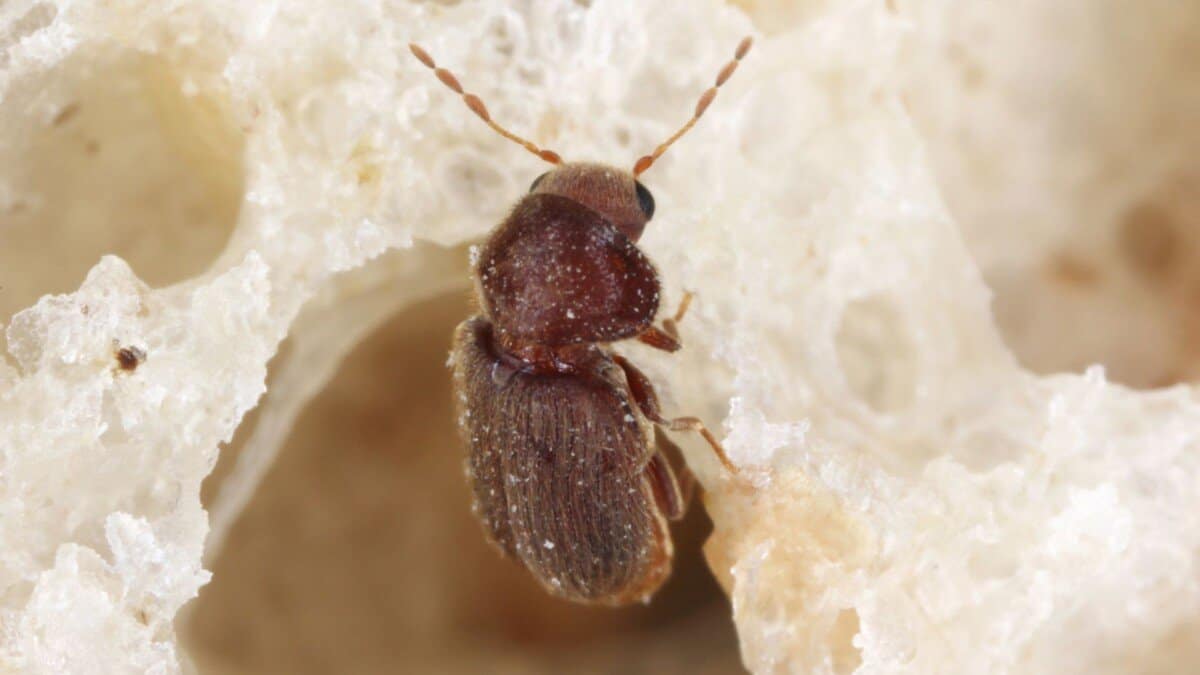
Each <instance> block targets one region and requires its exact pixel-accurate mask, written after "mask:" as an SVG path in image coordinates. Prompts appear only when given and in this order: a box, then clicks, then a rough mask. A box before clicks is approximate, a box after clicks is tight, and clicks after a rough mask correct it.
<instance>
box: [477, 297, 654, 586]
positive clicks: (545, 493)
mask: <svg viewBox="0 0 1200 675" xmlns="http://www.w3.org/2000/svg"><path fill="white" fill-rule="evenodd" d="M570 360H571V362H572V363H573V364H574V366H575V368H576V370H575V372H572V373H558V372H533V371H532V370H531V369H529V368H526V367H523V365H522V363H521V362H520V361H517V360H515V359H513V358H512V357H511V356H509V355H507V354H506V353H505V352H504V351H503V349H501V348H499V347H498V346H497V345H496V343H495V335H494V328H493V325H492V323H491V322H490V321H488V320H487V319H486V318H484V317H481V316H479V317H474V318H471V319H468V320H467V321H465V322H463V323H462V324H461V325H460V326H459V327H458V330H457V331H456V333H455V339H454V351H453V363H454V379H455V388H456V390H457V391H458V393H459V396H458V408H459V409H458V420H459V428H460V432H461V433H462V435H463V437H464V439H465V440H466V443H467V445H468V448H469V459H468V461H467V473H468V477H469V478H470V481H471V485H472V489H473V491H474V497H475V504H474V508H475V511H476V513H477V515H478V516H479V517H480V518H481V520H482V521H483V523H484V525H485V530H486V531H487V533H488V535H489V537H490V538H491V540H492V541H493V542H494V543H495V544H497V545H498V546H499V547H500V548H501V549H502V550H503V551H504V552H505V553H507V554H508V555H509V556H511V557H514V558H516V559H518V560H520V561H522V562H523V563H524V564H525V566H526V567H527V568H528V569H529V570H530V571H531V572H532V573H533V575H534V577H535V578H537V579H538V581H540V582H541V583H542V585H543V586H545V587H546V589H547V590H548V591H549V592H551V593H553V594H555V595H558V596H560V597H564V598H567V599H570V600H574V601H577V602H586V603H597V604H609V605H623V604H628V603H630V602H633V601H637V600H645V599H648V598H649V597H650V596H651V595H652V594H653V593H654V591H655V590H657V589H658V587H659V586H660V585H661V584H662V582H663V581H664V580H665V579H666V578H667V576H668V575H669V573H670V567H671V557H672V544H671V539H670V533H669V530H668V528H667V521H666V517H665V516H664V514H663V512H662V509H661V508H660V506H659V501H658V499H659V498H658V497H656V492H655V490H656V485H655V475H654V473H653V471H655V470H660V468H659V467H657V466H656V465H653V464H652V462H651V460H652V458H653V457H654V456H655V455H654V453H655V450H654V447H655V446H654V443H653V426H652V425H651V424H650V423H649V422H648V421H647V420H646V418H645V417H644V416H643V415H642V413H641V412H640V411H639V410H638V406H637V404H636V403H635V402H634V401H633V398H632V395H631V393H630V390H629V386H628V383H627V382H626V379H625V375H624V372H623V371H622V370H621V368H620V367H619V366H618V365H617V364H616V363H615V362H614V361H613V360H612V358H611V357H610V355H609V353H608V352H607V350H606V349H604V348H603V347H599V346H596V345H581V346H580V348H579V349H578V350H576V351H575V353H574V354H573V358H571V359H570ZM660 480H661V477H660ZM671 480H672V481H673V480H674V479H673V478H671Z"/></svg>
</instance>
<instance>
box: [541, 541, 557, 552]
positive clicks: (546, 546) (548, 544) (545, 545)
mask: <svg viewBox="0 0 1200 675" xmlns="http://www.w3.org/2000/svg"><path fill="white" fill-rule="evenodd" d="M542 548H544V549H546V550H547V551H553V550H554V542H552V541H550V540H549V539H547V540H545V541H543V542H542Z"/></svg>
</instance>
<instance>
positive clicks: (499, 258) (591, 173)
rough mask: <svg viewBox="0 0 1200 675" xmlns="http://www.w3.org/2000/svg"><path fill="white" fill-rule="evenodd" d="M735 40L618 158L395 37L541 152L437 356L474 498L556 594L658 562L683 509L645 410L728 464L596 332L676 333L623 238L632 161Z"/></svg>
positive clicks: (637, 210) (573, 595)
mask: <svg viewBox="0 0 1200 675" xmlns="http://www.w3.org/2000/svg"><path fill="white" fill-rule="evenodd" d="M750 44H751V42H750V38H746V39H745V40H743V41H742V42H741V44H740V45H739V46H738V48H737V52H736V55H735V58H734V60H732V61H730V62H729V63H728V64H727V65H726V66H725V67H724V68H722V69H721V73H720V75H718V77H717V80H716V84H715V86H713V87H712V88H710V89H709V90H707V91H706V92H704V94H703V95H702V96H701V97H700V101H699V103H697V105H696V110H695V113H694V114H693V116H692V118H691V119H690V120H689V121H688V122H687V124H685V125H684V126H683V127H682V128H681V129H680V130H679V131H678V132H676V133H675V134H674V135H672V136H671V137H670V138H669V139H668V140H667V141H666V142H664V143H663V144H661V145H659V146H658V147H657V148H656V149H655V150H654V152H653V153H651V154H650V155H647V156H645V157H642V158H641V159H639V160H638V161H637V163H636V164H635V165H634V169H633V171H632V172H629V171H622V170H620V169H615V168H612V167H608V166H603V165H598V164H585V163H563V162H562V160H561V158H560V157H559V156H558V155H557V154H556V153H554V152H551V151H549V150H543V149H541V148H539V147H537V146H536V145H534V144H533V143H531V142H529V141H527V140H525V139H523V138H521V137H519V136H516V135H514V134H512V133H511V132H509V131H508V130H506V129H504V128H503V127H501V126H499V125H498V124H496V123H495V122H494V121H493V120H492V119H491V116H490V114H489V113H488V111H487V108H486V107H485V106H484V105H483V102H482V101H481V100H480V99H479V98H478V97H477V96H475V95H473V94H469V93H465V92H464V91H463V88H462V86H461V85H460V84H459V82H458V79H457V78H456V77H455V76H454V75H453V74H452V73H450V71H448V70H445V69H444V68H439V67H438V66H437V65H436V64H435V63H434V61H433V59H432V58H431V57H430V56H429V54H428V53H426V52H425V50H423V49H421V48H420V47H418V46H417V45H410V47H411V49H412V52H413V54H414V55H415V56H416V57H417V58H418V59H419V60H420V61H421V62H422V63H423V64H425V65H426V66H427V67H429V68H431V69H433V71H434V73H435V74H436V75H437V77H438V79H439V80H441V81H442V83H444V84H445V85H446V86H448V87H450V88H451V89H453V90H454V91H455V92H456V93H458V94H460V95H462V97H463V100H464V101H465V102H466V104H467V106H468V107H469V108H470V109H471V110H472V111H473V112H474V113H475V114H476V115H478V116H479V117H480V118H482V119H483V121H484V122H486V123H487V124H488V125H489V126H491V127H492V128H493V129H495V130H496V131H497V132H498V133H500V134H501V135H503V136H504V137H505V138H508V139H510V140H513V141H515V142H517V143H519V144H521V145H522V146H524V147H525V148H526V149H527V150H529V151H530V152H532V153H534V154H535V155H537V156H538V157H540V158H542V159H543V160H545V161H547V162H550V163H551V164H555V165H557V168H555V169H553V170H551V171H549V172H547V173H545V174H542V175H541V176H540V177H539V178H538V179H537V180H535V181H533V185H532V186H530V190H529V194H528V195H526V196H525V197H523V198H522V199H521V200H520V201H519V202H517V205H516V207H515V208H514V209H513V211H512V213H511V214H510V215H509V216H508V218H507V219H506V220H505V221H504V222H503V223H501V224H500V226H499V227H497V228H496V229H495V230H494V231H492V233H491V234H490V236H489V237H488V239H487V242H486V243H485V244H484V245H483V247H482V248H481V250H480V251H479V255H478V257H477V259H476V261H475V270H474V271H475V274H476V280H477V284H476V296H477V299H478V301H479V304H480V307H481V308H482V312H483V313H482V314H481V315H479V316H475V317H472V318H470V319H467V320H466V321H464V322H463V323H462V324H461V325H459V327H458V329H457V331H456V332H455V336H454V347H453V353H452V363H453V369H454V390H455V392H456V394H457V398H458V401H457V405H458V424H459V428H460V431H461V432H462V434H463V436H464V439H465V441H466V443H467V445H468V446H469V459H468V461H467V473H468V476H469V478H470V480H471V483H472V488H473V490H474V493H475V504H474V508H475V512H476V513H477V514H478V515H479V516H480V518H481V519H482V520H483V522H484V523H485V525H486V529H487V532H488V535H489V536H490V538H491V539H492V541H493V542H495V543H496V544H497V545H498V546H499V547H500V548H501V549H502V550H503V551H504V552H505V553H506V554H508V555H509V556H511V557H514V558H517V559H518V560H521V561H522V562H523V563H524V564H525V565H526V567H528V568H529V570H530V571H531V572H532V573H533V575H534V576H535V577H536V578H537V579H538V581H540V582H541V583H542V585H544V586H545V587H546V589H547V590H549V591H550V592H551V593H553V594H555V595H558V596H560V597H563V598H567V599H569V600H574V601H576V602H584V603H598V604H607V605H624V604H628V603H630V602H633V601H637V600H641V601H643V602H645V601H648V600H649V598H650V596H651V595H653V593H654V592H655V591H656V590H657V589H658V587H659V586H660V585H662V583H663V581H664V580H665V579H666V578H667V576H668V574H669V573H670V568H671V557H672V544H671V538H670V531H669V530H668V528H667V520H668V519H672V520H674V519H677V518H679V517H680V516H682V515H683V512H684V508H685V500H684V498H683V496H682V494H681V491H680V488H679V484H678V481H677V480H676V478H675V473H674V472H673V471H672V469H671V465H670V463H669V462H668V461H667V459H666V457H665V456H664V455H663V452H662V447H664V446H672V445H673V444H672V443H671V442H670V441H669V440H668V439H667V438H666V437H665V435H663V434H661V433H658V434H656V426H655V425H661V426H663V427H666V428H668V429H671V430H695V431H698V432H700V433H701V434H703V436H704V438H705V439H706V440H707V441H708V442H709V443H710V444H711V445H712V447H713V449H714V450H715V451H716V453H717V456H718V457H719V458H720V460H721V461H722V463H723V464H724V465H725V467H726V469H727V470H729V471H731V472H732V471H734V468H733V466H732V465H731V464H730V463H729V460H728V459H727V458H726V456H725V453H724V450H723V449H722V448H721V446H720V444H719V443H718V442H717V439H716V438H715V437H714V436H713V435H712V434H711V433H710V432H709V431H708V429H707V428H705V426H704V424H703V423H702V422H701V421H700V420H699V419H696V418H694V417H677V418H674V419H668V418H666V417H663V415H662V413H661V412H660V410H659V405H658V399H657V397H656V395H655V393H654V389H653V387H652V386H651V384H650V381H649V379H648V378H647V377H646V376H645V375H644V374H642V372H641V371H639V370H638V369H637V368H636V367H634V366H633V364H631V363H630V362H629V361H628V360H626V359H624V358H623V357H621V356H619V355H617V354H614V353H613V352H612V351H611V350H609V348H608V347H607V346H606V344H607V343H611V342H615V341H617V340H624V339H628V338H634V339H637V340H639V341H641V342H644V343H646V344H648V345H651V346H653V347H656V348H658V349H662V350H665V351H668V352H673V351H676V350H678V349H679V348H680V342H679V336H678V333H677V331H676V328H675V324H676V322H677V321H679V320H680V319H681V318H682V317H683V314H684V312H686V310H687V305H688V302H689V300H690V299H691V296H690V295H687V296H685V297H684V300H683V302H682V303H681V305H680V308H679V311H678V312H677V313H676V315H675V317H674V318H673V319H667V320H665V321H663V323H662V327H661V328H660V327H658V326H655V325H654V323H653V322H654V317H655V314H656V313H657V311H658V305H659V295H660V285H659V281H658V273H657V272H656V271H655V269H654V266H653V265H652V264H651V263H650V261H649V260H648V259H647V258H646V256H645V255H644V254H643V253H642V252H641V250H639V249H638V247H637V244H636V243H635V242H636V241H637V240H638V238H639V237H640V236H641V234H642V230H643V229H644V228H645V226H646V222H647V221H649V220H650V218H651V217H652V216H653V215H654V198H653V197H652V196H651V195H650V192H649V191H648V190H647V189H646V188H645V186H643V185H642V184H641V183H640V182H638V180H637V176H638V175H639V174H641V173H642V172H643V171H645V170H646V169H648V168H650V166H651V165H652V164H653V163H654V161H655V160H656V159H658V157H659V156H660V155H662V153H663V152H664V151H665V150H666V149H667V147H669V146H670V145H671V144H672V143H674V142H675V141H676V140H677V139H678V138H679V137H680V136H682V135H683V134H684V133H686V132H687V130H688V129H690V128H691V127H692V126H693V125H694V124H695V123H696V121H697V120H698V119H699V118H700V116H701V115H702V114H703V113H704V111H705V109H706V108H707V107H708V105H709V104H710V103H711V102H712V100H713V97H714V96H715V95H716V93H717V87H719V86H721V85H722V84H724V83H725V81H726V80H728V79H729V77H730V76H731V75H732V74H733V71H734V70H735V69H736V68H737V64H738V61H740V60H741V59H742V57H744V56H745V55H746V52H747V51H749V49H750Z"/></svg>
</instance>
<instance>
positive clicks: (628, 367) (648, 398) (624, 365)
mask: <svg viewBox="0 0 1200 675" xmlns="http://www.w3.org/2000/svg"><path fill="white" fill-rule="evenodd" d="M613 360H614V361H616V362H617V365H619V366H620V367H621V370H623V371H625V380H626V381H627V382H628V383H629V393H630V394H632V395H633V400H634V401H635V402H636V403H637V405H638V408H640V409H641V411H642V414H643V415H645V416H646V418H647V419H649V420H650V421H651V422H654V423H655V424H661V425H663V426H665V427H667V428H668V429H670V430H671V431H695V432H698V433H699V434H700V435H701V436H703V437H704V440H706V441H708V444H709V445H710V446H712V449H713V452H715V453H716V454H717V459H719V460H721V464H722V465H723V466H724V467H725V469H726V470H727V471H729V472H730V473H737V467H735V466H734V465H733V462H731V461H729V456H728V455H726V454H725V448H724V447H722V446H721V442H720V441H718V440H717V437H716V436H714V435H713V433H712V432H711V431H709V430H708V427H706V426H704V422H701V421H700V418H698V417H676V418H674V419H668V418H666V417H663V415H662V410H661V408H659V405H658V394H656V393H654V385H652V384H651V383H650V378H648V377H646V374H645V373H643V372H642V371H640V370H638V369H637V366H635V365H633V364H632V363H630V362H629V360H628V359H626V358H625V357H623V356H621V355H619V354H614V355H613Z"/></svg>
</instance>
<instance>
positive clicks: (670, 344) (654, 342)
mask: <svg viewBox="0 0 1200 675" xmlns="http://www.w3.org/2000/svg"><path fill="white" fill-rule="evenodd" d="M672 332H674V331H673V330H672ZM637 340H638V342H641V343H642V344H647V345H650V346H651V347H654V348H655V349H661V350H663V351H664V352H677V351H679V349H680V348H681V347H683V344H682V343H680V342H679V337H678V336H676V335H672V334H671V333H668V332H667V331H666V330H664V329H663V328H659V327H658V326H650V327H649V328H647V329H646V330H645V331H643V332H642V334H641V335H638V336H637Z"/></svg>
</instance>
